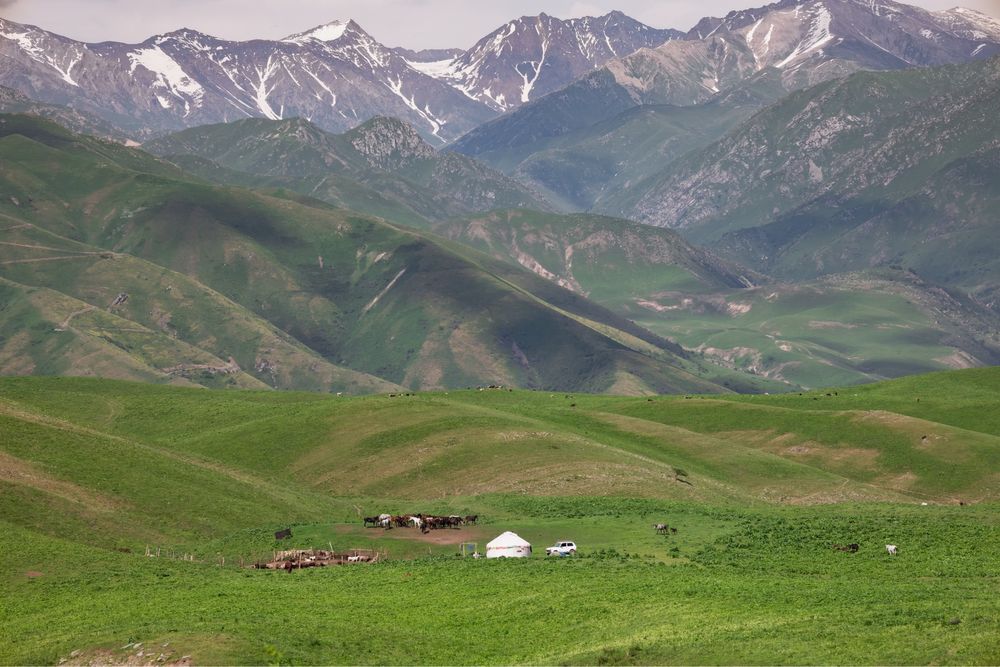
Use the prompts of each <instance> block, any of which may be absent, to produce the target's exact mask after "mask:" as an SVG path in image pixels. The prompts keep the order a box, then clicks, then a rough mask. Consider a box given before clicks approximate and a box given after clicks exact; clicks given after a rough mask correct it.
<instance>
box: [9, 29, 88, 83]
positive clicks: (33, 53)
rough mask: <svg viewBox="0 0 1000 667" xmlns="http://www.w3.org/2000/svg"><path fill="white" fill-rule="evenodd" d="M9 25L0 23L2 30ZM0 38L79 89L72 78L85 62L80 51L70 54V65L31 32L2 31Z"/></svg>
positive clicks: (76, 50)
mask: <svg viewBox="0 0 1000 667" xmlns="http://www.w3.org/2000/svg"><path fill="white" fill-rule="evenodd" d="M6 27H7V24H6V23H5V22H3V21H0V30H2V29H3V28H6ZM0 37H4V38H6V39H9V40H11V41H14V42H17V45H18V46H20V47H21V50H22V51H24V53H26V54H27V55H28V57H30V58H31V59H32V60H34V61H36V62H39V63H42V64H43V65H48V66H49V67H51V68H52V69H54V70H55V71H56V72H58V73H59V76H60V77H62V80H63V81H65V82H66V83H68V84H70V85H71V86H77V87H79V85H80V84H78V83H77V82H76V80H75V79H74V78H73V76H72V72H73V68H74V67H76V66H77V64H78V63H79V62H80V61H81V60H83V53H82V52H81V50H80V49H74V53H70V54H68V56H69V58H68V63H66V62H64V63H60V62H59V61H58V60H57V59H56V58H55V57H54V56H53V55H52V54H51V53H49V52H48V51H47V50H46V49H45V44H44V40H42V39H39V38H37V37H36V35H34V34H32V33H31V32H27V31H25V32H4V31H0Z"/></svg>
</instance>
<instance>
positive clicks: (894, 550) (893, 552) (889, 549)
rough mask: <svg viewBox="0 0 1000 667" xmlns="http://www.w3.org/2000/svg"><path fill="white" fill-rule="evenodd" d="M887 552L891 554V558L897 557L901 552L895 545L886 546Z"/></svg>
mask: <svg viewBox="0 0 1000 667" xmlns="http://www.w3.org/2000/svg"><path fill="white" fill-rule="evenodd" d="M885 550H886V551H887V552H889V555H890V556H895V555H896V554H897V553H898V552H899V550H898V549H897V548H896V545H895V544H887V545H885Z"/></svg>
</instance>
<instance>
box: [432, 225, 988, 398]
mask: <svg viewBox="0 0 1000 667" xmlns="http://www.w3.org/2000/svg"><path fill="white" fill-rule="evenodd" d="M435 230H436V231H437V232H438V233H440V234H443V235H445V236H447V237H449V238H452V239H455V240H458V241H460V242H462V243H465V244H468V245H472V246H474V247H476V248H479V249H481V250H483V251H484V252H488V253H490V254H491V255H493V256H494V257H497V258H499V259H503V260H505V261H508V262H510V263H513V264H520V265H521V266H524V267H525V268H528V269H530V270H532V271H534V272H535V273H537V274H538V275H540V276H544V277H546V278H547V279H548V280H550V281H553V282H556V283H558V284H560V285H563V286H565V287H567V288H569V289H572V290H574V291H577V292H579V293H582V294H585V295H586V296H587V297H588V298H589V299H591V300H593V301H596V302H597V303H600V304H602V305H604V306H607V307H608V308H610V309H612V310H613V311H615V312H616V313H619V314H620V315H622V316H624V317H627V318H629V319H631V320H634V321H635V322H637V323H639V324H641V325H642V326H643V327H645V328H647V329H649V330H650V331H653V332H656V333H658V334H660V335H662V336H664V337H666V338H669V339H670V340H672V341H675V342H677V343H679V344H681V345H683V346H684V347H685V348H687V349H691V350H697V351H698V352H700V353H702V354H704V355H706V356H707V357H709V358H711V359H713V360H716V361H719V362H721V363H723V364H728V365H731V366H732V367H734V368H740V369H744V370H751V371H752V372H754V373H758V374H760V375H761V376H764V377H767V378H771V379H773V380H778V381H787V382H790V383H794V384H798V385H801V386H806V387H819V386H825V385H831V384H851V383H858V382H864V381H872V380H880V379H885V378H889V377H898V376H900V375H906V374H914V373H924V372H930V371H934V370H941V369H946V368H952V367H963V366H967V365H979V364H990V363H996V362H997V361H1000V339H997V336H996V333H995V332H996V331H997V324H998V321H997V319H996V317H995V316H993V315H992V314H991V313H989V312H988V311H987V310H985V309H983V308H982V307H981V306H980V305H978V304H976V303H972V302H971V301H970V300H969V299H963V298H962V297H960V296H958V295H956V294H949V293H947V292H945V291H943V290H941V289H939V288H937V287H936V286H934V285H931V284H927V283H925V282H923V281H921V280H920V279H919V278H917V277H915V276H913V275H912V274H909V273H906V272H903V271H890V270H884V271H880V272H867V273H860V274H851V275H845V276H837V277H831V278H829V279H826V280H824V281H819V282H810V283H800V284H794V285H790V284H780V283H774V284H767V282H766V281H765V280H764V279H762V278H761V277H759V276H757V275H756V274H754V273H752V272H750V271H747V270H745V269H742V268H741V267H739V266H738V265H733V264H729V263H728V262H725V261H723V260H721V259H718V258H717V257H714V256H713V255H711V254H710V253H706V252H704V251H702V250H699V249H697V248H695V247H693V246H691V245H690V244H688V243H687V242H685V241H684V240H683V239H682V238H681V237H680V236H678V235H677V234H676V233H675V232H673V231H671V230H665V229H660V228H654V227H649V226H646V225H639V224H636V223H630V222H627V221H624V220H618V219H615V218H606V217H601V216H592V215H567V216H561V215H555V214H545V213H536V212H533V211H495V212H492V213H489V214H486V215H480V216H474V217H471V218H464V219H460V220H453V221H450V222H447V223H443V224H439V225H437V226H435ZM743 281H748V282H749V281H758V282H763V283H764V284H763V285H762V286H760V287H757V288H753V289H746V288H745V283H744V282H743ZM845 333H850V334H851V335H850V336H845V335H844V334H845Z"/></svg>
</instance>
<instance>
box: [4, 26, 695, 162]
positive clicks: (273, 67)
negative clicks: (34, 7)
mask: <svg viewBox="0 0 1000 667" xmlns="http://www.w3.org/2000/svg"><path fill="white" fill-rule="evenodd" d="M680 35H681V33H679V32H677V31H672V30H655V29H652V28H650V27H649V26H645V25H643V24H641V23H639V22H638V21H634V20H632V19H630V18H628V17H627V16H625V15H623V14H621V13H620V12H612V13H611V14H608V15H607V16H603V17H600V18H587V19H575V20H570V21H561V20H559V19H555V18H553V17H551V16H547V15H545V14H542V15H540V16H538V17H523V18H521V19H517V20H515V21H511V22H510V23H509V24H507V25H505V26H503V27H502V28H500V29H498V30H497V32H495V33H493V34H491V35H489V36H487V37H485V38H484V39H483V40H482V41H480V42H479V43H478V44H476V45H475V46H474V47H473V48H472V49H470V50H469V51H466V52H462V51H459V50H438V51H423V52H413V51H408V50H406V49H392V48H389V47H386V46H385V45H383V44H381V43H379V42H378V41H377V40H376V39H375V38H373V37H372V36H371V35H369V34H368V33H367V32H365V30H364V29H362V28H361V26H359V25H358V24H357V23H355V22H354V21H335V22H333V23H329V24H327V25H323V26H318V27H316V28H313V29H311V30H308V31H305V32H301V33H298V34H294V35H290V36H288V37H286V38H285V39H283V40H280V41H268V40H252V41H247V42H233V41H228V40H223V39H217V38H215V37H211V36H209V35H205V34H203V33H200V32H197V31H195V30H189V29H182V30H177V31H175V32H171V33H168V34H165V35H157V36H155V37H151V38H149V39H148V40H146V41H145V42H142V43H141V44H122V43H117V42H102V43H99V44H86V43H83V42H78V41H75V40H72V39H68V38H66V37H62V36H59V35H56V34H53V33H50V32H47V31H45V30H43V29H41V28H37V27H35V26H28V25H21V24H18V23H14V22H12V21H5V20H2V19H0V58H2V59H3V61H4V67H3V69H2V70H0V85H6V86H9V87H11V88H14V89H16V90H18V91H20V92H22V93H24V94H26V95H28V96H29V97H30V98H32V99H34V100H37V101H40V102H47V103H54V104H62V105H68V106H72V107H74V108H76V109H78V110H80V111H83V112H90V113H93V114H95V115H97V116H99V117H101V118H103V119H105V120H106V121H108V122H111V123H113V124H114V125H115V126H117V127H119V128H120V129H121V130H123V131H124V132H127V133H129V134H130V135H131V136H134V137H136V138H141V137H148V136H152V135H155V134H162V133H163V132H165V131H173V130H179V129H183V128H185V127H193V126H196V125H204V124H208V123H220V122H229V121H233V120H239V119H243V118H250V117H261V118H269V119H273V120H277V119H282V118H293V117H301V118H307V119H309V120H311V121H313V122H315V123H316V124H317V125H319V126H320V127H322V128H324V129H326V130H329V131H336V132H342V131H344V130H348V129H351V128H352V127H354V126H355V125H358V124H359V123H362V122H364V121H366V120H369V119H370V118H372V117H374V116H393V117H397V118H402V119H405V120H407V121H409V122H410V123H411V124H413V125H414V126H415V127H417V128H418V130H419V131H420V132H421V134H423V135H424V137H425V138H427V139H428V140H429V141H432V142H435V143H437V144H439V145H440V144H443V143H445V142H447V141H451V140H453V139H456V138H458V137H459V136H461V135H462V134H464V133H465V132H467V131H469V130H471V129H472V128H474V127H476V126H477V125H479V124H481V123H483V122H484V121H486V120H489V119H490V118H493V117H494V116H496V115H497V114H498V113H500V112H502V111H505V110H507V109H510V108H514V107H517V106H519V105H520V104H522V103H523V102H527V101H529V100H532V99H537V98H538V97H540V96H541V95H544V94H545V93H547V92H550V91H552V90H556V89H558V88H561V87H563V86H565V85H566V84H569V83H571V82H572V81H574V80H575V79H576V78H577V77H579V76H581V75H582V74H585V73H587V72H589V71H591V70H592V69H594V68H595V67H598V66H600V65H603V64H604V63H605V62H607V60H609V59H611V58H614V57H615V56H616V55H623V54H627V53H631V52H633V51H635V50H636V49H637V48H641V47H646V46H657V45H659V44H661V43H663V42H664V41H666V40H668V39H671V38H676V37H678V36H680Z"/></svg>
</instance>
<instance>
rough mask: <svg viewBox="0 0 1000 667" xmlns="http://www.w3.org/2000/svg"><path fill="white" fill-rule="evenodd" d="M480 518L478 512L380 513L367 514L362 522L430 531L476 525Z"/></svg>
mask: <svg viewBox="0 0 1000 667" xmlns="http://www.w3.org/2000/svg"><path fill="white" fill-rule="evenodd" d="M478 520H479V515H478V514H468V515H466V516H459V515H458V514H451V515H448V516H435V515H433V514H423V513H419V514H379V515H378V516H366V517H364V519H363V520H362V523H363V524H364V526H365V527H366V528H368V527H371V528H383V529H385V530H391V529H392V528H417V529H419V530H420V532H422V533H428V532H430V531H432V530H438V529H440V528H461V527H462V526H474V525H476V522H477V521H478Z"/></svg>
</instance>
